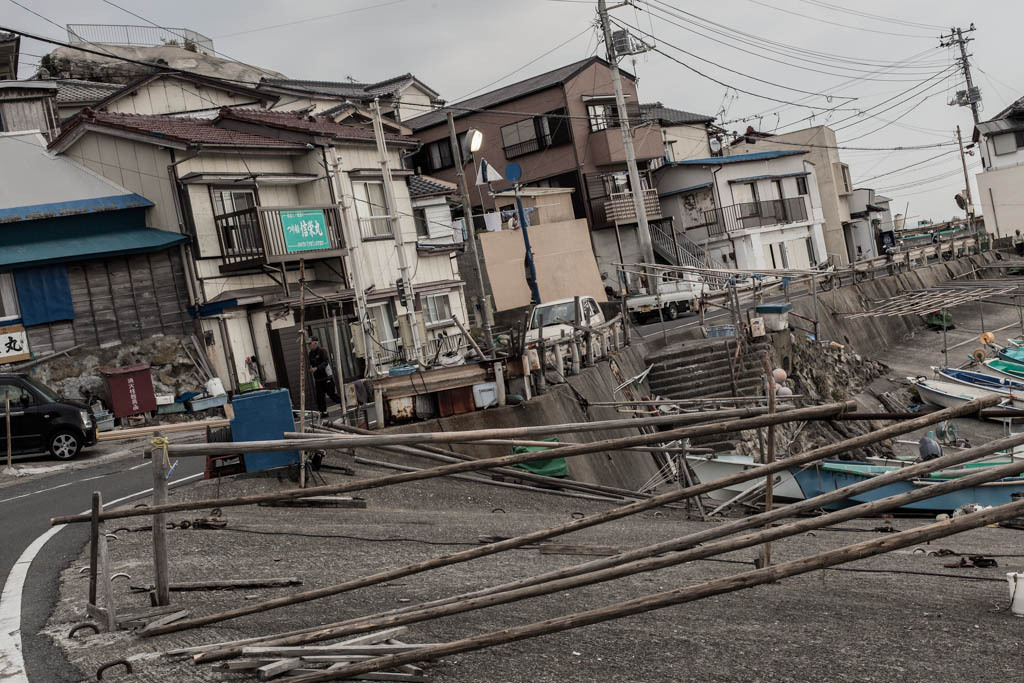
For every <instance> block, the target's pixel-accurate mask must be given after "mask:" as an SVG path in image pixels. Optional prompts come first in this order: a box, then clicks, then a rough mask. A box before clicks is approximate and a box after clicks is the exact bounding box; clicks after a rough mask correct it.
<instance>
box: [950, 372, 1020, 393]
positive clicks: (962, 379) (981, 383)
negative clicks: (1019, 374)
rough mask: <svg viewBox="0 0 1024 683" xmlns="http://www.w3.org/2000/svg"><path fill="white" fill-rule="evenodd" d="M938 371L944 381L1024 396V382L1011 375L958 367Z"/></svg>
mask: <svg viewBox="0 0 1024 683" xmlns="http://www.w3.org/2000/svg"><path fill="white" fill-rule="evenodd" d="M936 371H937V372H938V374H939V376H940V377H942V379H943V380H944V381H950V382H955V383H957V384H962V385H964V386H968V387H977V388H980V389H987V390H989V391H991V392H993V393H996V394H1003V395H1006V396H1013V395H1014V394H1017V395H1021V396H1024V382H1022V381H1020V380H1014V379H1012V378H1010V377H996V376H994V375H986V374H985V373H983V372H971V371H970V370H958V369H956V368H937V369H936Z"/></svg>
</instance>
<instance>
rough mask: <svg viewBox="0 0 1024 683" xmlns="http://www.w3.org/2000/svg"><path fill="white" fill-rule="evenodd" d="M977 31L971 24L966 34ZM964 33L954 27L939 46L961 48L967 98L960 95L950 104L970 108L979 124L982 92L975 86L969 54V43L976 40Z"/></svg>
mask: <svg viewBox="0 0 1024 683" xmlns="http://www.w3.org/2000/svg"><path fill="white" fill-rule="evenodd" d="M975 30H976V29H975V28H974V24H971V26H970V28H968V29H967V31H966V33H973V32H974V31H975ZM964 33H965V31H964V30H963V29H960V28H956V27H953V28H951V29H949V35H948V36H940V37H939V46H940V47H952V46H953V45H956V46H958V47H959V48H960V59H959V60H958V61H959V62H960V68H961V69H962V70H963V72H964V80H965V81H966V82H967V91H966V93H965V97H961V96H960V95H959V93H958V96H957V99H956V100H954V101H953V102H950V104H956V105H959V106H961V107H963V106H965V105H966V106H970V108H971V115H972V116H974V123H975V124H977V123H978V121H980V120H981V119H980V117H979V116H978V104H979V103H980V102H981V91H980V90H979V89H978V88H976V87H975V86H974V79H973V78H972V77H971V62H970V60H969V59H968V58H969V57H970V55H969V54H967V43H969V42H971V41H972V40H974V38H971V37H967V38H964Z"/></svg>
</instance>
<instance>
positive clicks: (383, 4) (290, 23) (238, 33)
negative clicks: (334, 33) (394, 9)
mask: <svg viewBox="0 0 1024 683" xmlns="http://www.w3.org/2000/svg"><path fill="white" fill-rule="evenodd" d="M406 1H407V0H391V1H390V2H381V3H377V4H376V5H364V6H362V7H353V8H352V9H348V10H344V11H342V12H333V13H331V14H321V15H320V16H318V17H309V18H308V19H299V20H297V21H286V22H284V23H280V24H272V25H270V26H261V27H259V28H250V29H246V30H244V31H235V32H234V33H225V34H223V35H219V36H214V38H234V37H235V36H243V35H247V34H249V33H257V32H260V31H270V30H272V29H275V28H283V27H285V26H296V25H297V24H308V23H309V22H311V21H320V20H321V19H333V18H334V17H340V16H344V15H346V14H355V13H356V12H363V11H365V10H370V9H380V8H382V7H389V6H391V5H397V4H399V3H403V2H406Z"/></svg>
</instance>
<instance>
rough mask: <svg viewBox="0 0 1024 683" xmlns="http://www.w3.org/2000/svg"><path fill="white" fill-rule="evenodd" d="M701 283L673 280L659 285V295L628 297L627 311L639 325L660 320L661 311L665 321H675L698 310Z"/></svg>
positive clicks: (689, 280) (693, 280) (692, 280)
mask: <svg viewBox="0 0 1024 683" xmlns="http://www.w3.org/2000/svg"><path fill="white" fill-rule="evenodd" d="M700 294H701V282H700V280H695V279H683V280H673V281H671V282H662V283H660V284H659V285H658V293H657V294H637V295H635V296H629V297H626V310H627V311H629V313H630V315H632V316H633V320H634V321H635V322H636V324H637V325H643V324H644V323H646V322H649V321H651V320H652V319H653V320H658V318H659V316H658V309H661V311H662V315H664V317H665V320H675V319H676V318H677V317H679V314H680V313H685V312H686V311H693V310H697V306H698V305H699V304H700Z"/></svg>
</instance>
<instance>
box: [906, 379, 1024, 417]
mask: <svg viewBox="0 0 1024 683" xmlns="http://www.w3.org/2000/svg"><path fill="white" fill-rule="evenodd" d="M913 384H914V386H915V387H917V392H918V393H919V394H920V395H921V399H922V400H923V401H924V402H925V403H930V404H931V405H933V406H938V407H939V408H956V407H957V406H960V405H963V404H964V403H967V402H968V401H973V400H974V399H977V398H983V397H985V396H993V395H995V396H1000V397H1003V398H1005V401H1004V405H1002V406H1001V407H1002V408H1010V409H1012V410H1020V411H1021V414H1022V416H1024V403H1022V402H1020V401H1017V400H1014V398H1013V397H1012V396H1004V395H1003V394H1000V393H999V392H997V391H993V390H991V389H985V388H982V387H976V386H967V385H964V384H954V383H953V382H937V381H935V380H930V379H918V380H914V382H913Z"/></svg>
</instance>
